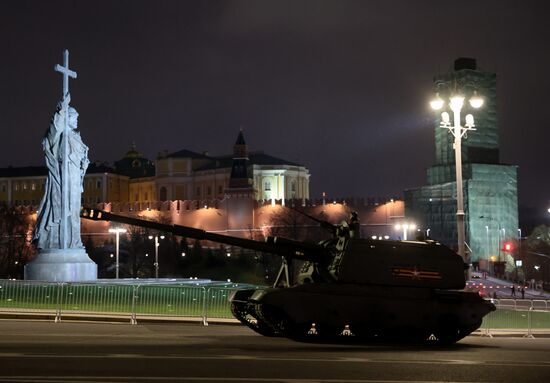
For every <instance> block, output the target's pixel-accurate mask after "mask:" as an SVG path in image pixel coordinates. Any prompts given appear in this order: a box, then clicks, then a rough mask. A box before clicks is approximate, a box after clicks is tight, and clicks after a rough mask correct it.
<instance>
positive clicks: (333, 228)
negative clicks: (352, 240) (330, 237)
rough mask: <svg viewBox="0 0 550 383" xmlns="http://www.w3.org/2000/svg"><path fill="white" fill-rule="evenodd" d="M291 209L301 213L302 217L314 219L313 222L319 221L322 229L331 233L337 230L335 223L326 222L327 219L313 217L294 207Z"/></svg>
mask: <svg viewBox="0 0 550 383" xmlns="http://www.w3.org/2000/svg"><path fill="white" fill-rule="evenodd" d="M291 209H292V210H294V211H295V212H298V213H300V214H302V215H303V216H304V217H307V218H309V219H311V220H312V221H315V222H317V223H319V224H320V225H321V227H322V228H323V229H325V230H328V231H330V232H331V233H332V234H336V231H337V230H338V226H337V225H334V224H332V223H330V222H327V221H325V220H322V219H319V218H315V217H314V216H312V215H309V214H307V213H306V212H303V211H302V210H300V209H296V208H295V207H291Z"/></svg>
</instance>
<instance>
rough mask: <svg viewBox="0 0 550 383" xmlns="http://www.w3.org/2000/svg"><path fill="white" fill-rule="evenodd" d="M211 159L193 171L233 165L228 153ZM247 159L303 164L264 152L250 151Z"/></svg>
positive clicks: (259, 163)
mask: <svg viewBox="0 0 550 383" xmlns="http://www.w3.org/2000/svg"><path fill="white" fill-rule="evenodd" d="M211 159H212V162H211V163H209V164H206V165H204V166H201V167H200V168H197V169H195V171H201V170H213V169H227V168H231V166H232V165H233V156H232V155H229V154H228V155H224V156H216V157H211ZM248 159H249V160H250V161H249V164H250V165H275V166H277V165H278V166H282V165H287V166H303V165H300V164H297V163H295V162H291V161H287V160H284V159H282V158H278V157H274V156H270V155H269V154H265V153H263V152H250V153H248Z"/></svg>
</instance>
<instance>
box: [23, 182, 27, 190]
mask: <svg viewBox="0 0 550 383" xmlns="http://www.w3.org/2000/svg"><path fill="white" fill-rule="evenodd" d="M23 190H27V183H26V182H23Z"/></svg>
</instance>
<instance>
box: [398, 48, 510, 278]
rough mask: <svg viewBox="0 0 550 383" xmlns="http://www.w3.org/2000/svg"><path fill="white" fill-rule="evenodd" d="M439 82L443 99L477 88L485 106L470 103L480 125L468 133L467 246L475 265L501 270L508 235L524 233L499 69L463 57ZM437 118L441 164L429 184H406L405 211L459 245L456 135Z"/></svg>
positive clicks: (465, 169)
mask: <svg viewBox="0 0 550 383" xmlns="http://www.w3.org/2000/svg"><path fill="white" fill-rule="evenodd" d="M434 86H435V88H436V91H437V92H439V94H440V95H441V97H442V98H443V99H448V98H449V96H450V95H451V94H457V93H461V94H463V95H464V96H465V97H466V98H469V97H471V96H472V94H473V93H474V91H477V93H479V94H480V95H482V96H483V97H484V99H485V104H484V106H483V108H481V109H477V110H473V109H472V110H470V106H469V105H468V106H466V105H465V108H464V115H466V114H468V113H472V114H473V115H474V116H475V119H476V129H477V130H476V131H473V132H470V134H469V135H467V136H464V137H463V139H462V172H463V189H464V190H463V192H464V213H465V230H466V244H467V251H468V252H470V261H471V262H472V263H473V266H474V268H480V269H482V270H495V268H494V262H501V263H500V264H501V265H503V263H504V262H505V261H506V260H507V257H508V258H509V256H508V255H507V254H505V253H504V252H503V251H502V244H503V243H504V242H505V241H515V240H517V238H518V198H517V196H518V194H517V166H515V165H507V164H502V163H501V162H500V154H499V129H498V118H497V94H496V74H495V73H490V72H486V71H481V70H478V69H477V65H476V60H475V59H471V58H459V59H457V60H456V61H455V65H454V70H453V71H451V72H449V73H446V74H443V75H439V76H436V77H435V78H434ZM439 121H440V119H439V116H437V118H436V119H435V121H434V129H435V153H436V156H435V157H436V158H435V164H434V165H433V166H431V167H430V168H429V169H428V172H427V173H428V184H427V185H425V186H422V187H419V188H414V189H409V190H405V215H406V216H408V217H411V218H413V219H415V220H416V221H417V224H418V225H419V226H421V227H423V228H424V229H425V231H426V232H427V233H429V236H430V237H431V238H433V239H436V240H438V241H440V242H442V243H445V244H446V245H448V246H450V247H452V248H454V249H456V248H457V229H456V209H457V205H456V175H455V155H454V148H453V141H454V138H453V136H452V134H450V133H449V131H448V130H447V129H444V128H441V127H440V126H439Z"/></svg>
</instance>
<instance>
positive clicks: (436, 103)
mask: <svg viewBox="0 0 550 383" xmlns="http://www.w3.org/2000/svg"><path fill="white" fill-rule="evenodd" d="M444 103H445V102H444V101H443V99H442V98H441V97H439V93H436V94H435V98H434V99H433V100H432V101H430V106H431V107H432V109H433V110H439V109H441V108H443V104H444Z"/></svg>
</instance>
